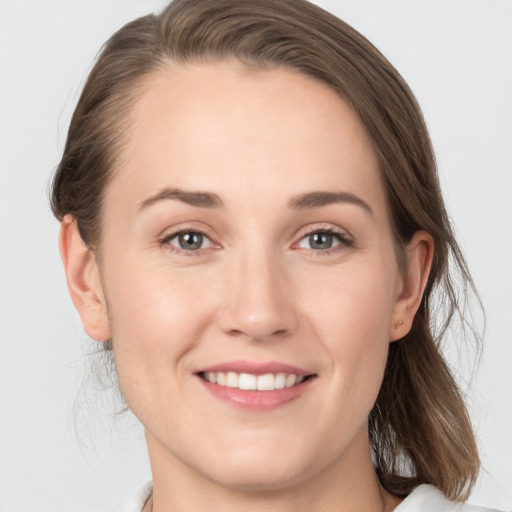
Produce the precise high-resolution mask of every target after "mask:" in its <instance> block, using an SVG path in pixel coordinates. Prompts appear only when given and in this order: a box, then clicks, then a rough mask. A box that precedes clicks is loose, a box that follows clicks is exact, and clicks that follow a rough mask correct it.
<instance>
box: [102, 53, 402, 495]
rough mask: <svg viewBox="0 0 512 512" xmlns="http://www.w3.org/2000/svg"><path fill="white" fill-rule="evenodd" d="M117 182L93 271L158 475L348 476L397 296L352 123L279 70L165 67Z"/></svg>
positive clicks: (362, 439) (135, 121) (259, 484)
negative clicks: (179, 472)
mask: <svg viewBox="0 0 512 512" xmlns="http://www.w3.org/2000/svg"><path fill="white" fill-rule="evenodd" d="M118 164H119V165H118V166H117V170H116V174H115V176H114V178H113V180H112V182H111V183H110V184H109V186H108V189H107V191H106V195H105V202H104V229H103V243H102V247H101V258H100V259H99V270H100V274H101V279H102V284H103V292H104V296H105V299H106V305H107V315H108V328H109V330H110V331H109V332H110V335H111V336H112V338H113V343H114V352H115V357H116V363H117V370H118V374H119V379H120V383H121V387H122V391H123V393H124V396H125V398H126V400H127V402H128V405H129V407H130V408H131V409H132V410H133V412H134V413H135V414H136V415H137V416H138V418H139V419H140V420H141V422H142V423H143V425H144V426H145V429H146V436H147V440H148V446H149V452H150V457H151V461H152V464H153V466H154V467H159V468H164V467H165V468H168V469H173V470H174V471H176V470H177V468H181V470H183V471H190V470H192V473H191V474H193V475H195V476H196V477H198V478H206V479H207V480H209V481H212V482H216V483H221V484H222V485H225V486H230V487H237V488H254V489H265V488H276V487H279V486H282V485H290V484H293V483H299V482H301V481H304V480H305V479H307V478H312V477H315V476H318V475H322V474H326V472H328V471H331V470H332V469H333V468H335V469H336V471H338V472H339V471H345V472H346V473H347V474H348V473H351V474H353V475H357V474H358V471H360V466H361V465H362V464H368V461H369V449H368V435H367V417H368V413H369V411H370V410H371V408H372V406H373V404H374V402H375V399H376V396H377V393H378V390H379V387H380V384H381V380H382V376H383V372H384V367H385V362H386V356H387V352H388V345H389V340H390V339H393V333H394V321H395V320H397V318H396V314H397V311H396V309H397V304H399V301H400V294H401V291H402V280H401V278H400V273H399V271H398V268H397V264H396V261H395V256H394V251H393V244H392V237H391V231H390V225H389V220H388V214H387V210H386V200H385V193H384V189H383V184H382V182H381V179H380V175H379V168H378V163H377V159H376V156H375V153H374V150H373V149H372V145H371V143H370V140H369V138H368V136H367V134H366V133H365V131H364V129H363V127H362V125H361V123H360V122H359V120H358V118H357V117H356V116H355V115H354V113H353V112H352V111H351V109H350V108H349V107H348V106H347V104H346V103H345V102H344V101H342V100H341V99H340V97H339V96H337V95H336V94H335V93H334V92H333V91H332V90H330V89H329V88H328V87H327V86H326V85H324V84H322V83H319V82H317V81H315V80H312V79H310V78H307V77H305V76H303V75H301V74H298V73H295V72H292V71H289V70H283V69H272V70H263V71H261V70H260V71H255V70H248V69H246V68H245V67H243V66H242V65H239V64H237V63H234V62H225V63H214V64H202V65H197V66H192V65H189V66H186V67H177V68H174V69H169V70H166V71H161V72H159V73H158V74H155V75H154V76H152V77H151V78H150V79H149V80H147V81H146V83H145V85H144V87H143V90H142V91H141V93H140V95H139V97H138V99H137V101H136V104H135V106H134V109H133V112H132V114H131V128H130V131H129V134H127V141H126V145H125V147H124V148H123V150H122V152H121V157H120V160H119V162H118ZM395 337H396V336H395ZM212 381H213V382H212ZM215 381H216V382H215ZM232 386H235V387H232ZM237 386H239V387H237ZM258 386H259V387H260V388H262V389H260V390H257V389H254V388H255V387H256V388H257V387H258ZM283 386H284V387H283ZM241 388H242V389H241ZM243 388H249V389H243Z"/></svg>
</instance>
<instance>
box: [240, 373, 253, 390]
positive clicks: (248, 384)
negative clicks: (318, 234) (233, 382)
mask: <svg viewBox="0 0 512 512" xmlns="http://www.w3.org/2000/svg"><path fill="white" fill-rule="evenodd" d="M256 381H257V377H256V375H249V374H248V373H241V374H240V376H239V377H238V387H239V388H240V389H248V390H255V389H256Z"/></svg>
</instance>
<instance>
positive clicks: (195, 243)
mask: <svg viewBox="0 0 512 512" xmlns="http://www.w3.org/2000/svg"><path fill="white" fill-rule="evenodd" d="M164 242H165V243H168V244H170V245H172V246H174V247H176V248H178V249H182V250H184V251H198V250H199V249H207V248H209V247H212V246H213V243H212V241H211V240H210V239H209V238H208V237H207V236H206V235H203V234H202V233H198V232H197V231H182V232H180V233H176V234H174V235H171V236H170V237H167V239H166V240H164Z"/></svg>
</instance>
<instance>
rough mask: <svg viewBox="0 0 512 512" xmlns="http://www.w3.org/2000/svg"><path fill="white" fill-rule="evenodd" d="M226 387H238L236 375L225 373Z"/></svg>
mask: <svg viewBox="0 0 512 512" xmlns="http://www.w3.org/2000/svg"><path fill="white" fill-rule="evenodd" d="M226 386H227V387H228V388H237V387H238V374H236V373H235V372H228V373H226Z"/></svg>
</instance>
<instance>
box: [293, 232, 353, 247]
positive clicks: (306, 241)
mask: <svg viewBox="0 0 512 512" xmlns="http://www.w3.org/2000/svg"><path fill="white" fill-rule="evenodd" d="M342 244H345V245H349V244H350V242H349V240H347V239H346V237H345V235H344V234H342V233H336V232H334V231H330V230H318V231H313V232H312V233H309V234H308V235H307V236H305V237H303V238H302V239H301V240H300V242H299V244H298V245H299V247H301V248H303V249H312V250H314V251H327V250H329V249H332V248H334V247H337V246H339V245H342Z"/></svg>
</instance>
